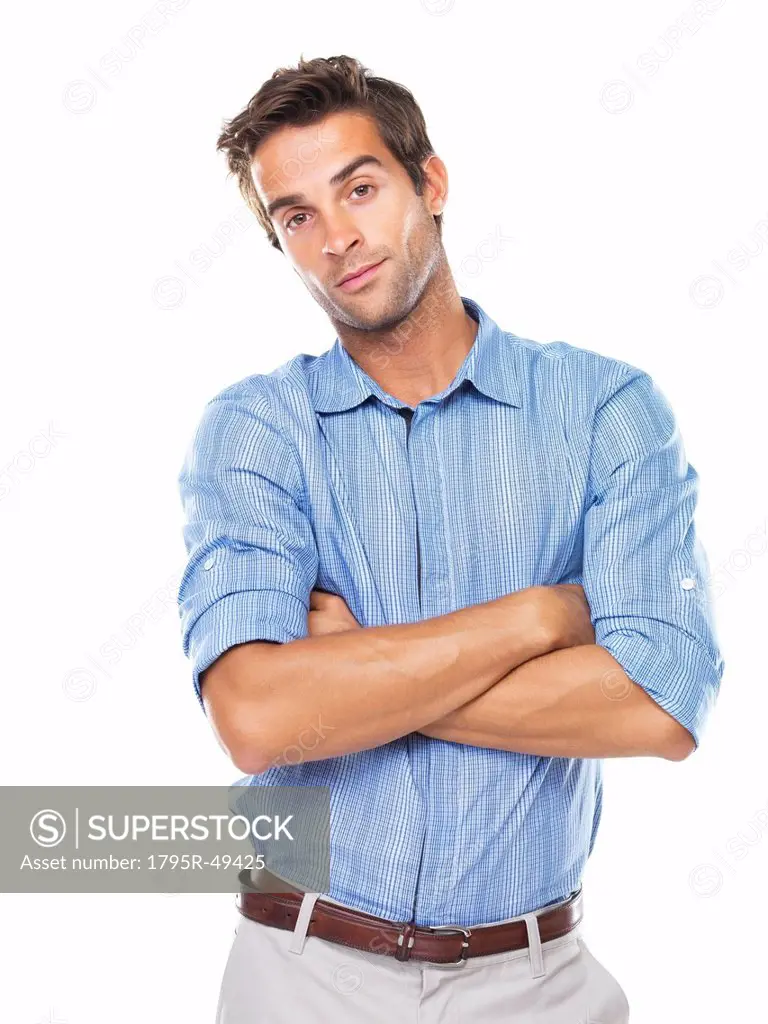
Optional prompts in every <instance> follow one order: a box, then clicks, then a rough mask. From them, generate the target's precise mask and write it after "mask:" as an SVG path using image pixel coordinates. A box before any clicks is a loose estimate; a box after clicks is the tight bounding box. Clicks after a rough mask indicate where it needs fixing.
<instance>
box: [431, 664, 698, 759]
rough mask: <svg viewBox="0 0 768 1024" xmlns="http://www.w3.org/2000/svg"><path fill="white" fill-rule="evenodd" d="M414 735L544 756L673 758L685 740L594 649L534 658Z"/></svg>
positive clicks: (685, 746)
mask: <svg viewBox="0 0 768 1024" xmlns="http://www.w3.org/2000/svg"><path fill="white" fill-rule="evenodd" d="M419 731H420V732H423V733H424V734H425V735H427V736H434V737H437V738H439V739H444V740H452V741H453V742H456V743H466V744H470V745H472V746H478V747H494V748H497V749H500V750H514V751H518V752H519V753H523V754H537V755H539V756H544V757H596V758H601V757H632V756H644V755H645V756H664V757H672V759H676V756H674V757H673V756H672V755H676V752H677V751H678V750H679V752H680V756H684V755H685V753H687V752H688V750H689V749H690V745H692V742H693V741H692V739H691V737H690V736H689V734H688V733H687V732H685V730H683V729H682V727H681V726H678V725H677V723H676V722H675V721H674V720H673V719H672V718H671V716H669V715H667V713H666V712H665V711H663V709H661V708H660V707H659V705H658V704H657V703H656V702H655V701H654V700H653V698H652V697H650V696H649V695H648V694H647V693H646V692H645V690H643V689H642V687H640V686H638V685H637V684H635V683H634V682H633V681H632V680H630V679H629V677H628V676H627V675H626V674H625V672H624V671H623V669H622V668H621V666H620V665H619V663H618V662H617V661H616V660H615V658H614V657H613V656H612V655H611V654H610V653H609V652H608V651H607V650H606V649H605V648H604V647H601V646H599V645H598V644H586V645H580V646H576V647H570V648H568V649H563V650H556V651H552V652H550V653H547V654H544V655H543V656H540V657H535V658H533V659H532V660H531V661H528V662H526V663H525V664H524V665H521V666H519V667H518V668H516V669H514V670H513V671H511V672H510V673H508V674H507V675H505V676H504V677H503V678H502V679H500V680H499V681H498V682H497V683H496V684H495V685H494V686H491V687H490V688H488V689H486V690H485V691H484V692H483V693H482V694H480V695H478V696H477V697H475V698H473V699H472V700H471V701H468V702H467V703H466V704H464V705H462V706H461V707H459V708H456V709H455V710H454V711H452V712H450V713H449V714H447V715H445V716H443V718H441V719H438V720H436V721H434V722H431V723H430V724H429V725H427V726H425V727H423V728H421V729H420V730H419Z"/></svg>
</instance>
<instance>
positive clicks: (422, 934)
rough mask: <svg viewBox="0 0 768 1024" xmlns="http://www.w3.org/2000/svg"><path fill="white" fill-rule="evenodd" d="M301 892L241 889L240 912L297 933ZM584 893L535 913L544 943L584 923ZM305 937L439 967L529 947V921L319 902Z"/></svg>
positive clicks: (263, 922) (269, 924)
mask: <svg viewBox="0 0 768 1024" xmlns="http://www.w3.org/2000/svg"><path fill="white" fill-rule="evenodd" d="M302 899H303V893H302V892H299V891H297V890H293V891H292V892H281V893H275V892H254V891H250V892H249V891H241V892H240V894H239V896H238V906H237V909H238V910H239V911H240V913H241V914H242V915H243V916H244V917H248V918H250V919H251V920H252V921H259V922H260V923H261V924H266V925H268V926H270V927H272V928H285V929H289V930H290V931H293V929H294V928H295V926H296V919H297V917H298V914H299V908H300V907H301V902H302ZM581 917H582V898H581V889H578V890H577V891H576V892H575V893H572V894H571V896H570V897H569V898H568V899H567V900H566V902H565V903H561V904H560V905H559V906H557V907H554V908H553V909H552V910H543V911H542V912H541V913H540V914H538V915H537V922H538V926H539V934H540V936H541V941H542V942H548V941H549V940H550V939H559V938H560V937H561V936H563V935H567V934H568V932H570V931H572V930H573V929H574V928H575V927H576V925H577V924H578V923H579V922H580V921H581ZM307 935H316V936H318V938H321V939H327V940H328V941H329V942H337V943H339V944H341V945H342V946H351V947H352V948H353V949H361V950H363V951H364V952H369V953H381V954H383V955H384V956H394V958H395V959H396V960H409V959H410V960H427V961H429V962H430V963H436V964H450V963H455V964H460V963H463V962H464V961H465V960H467V959H470V958H472V957H473V956H487V955H488V954H489V953H506V952H509V951H511V950H515V949H526V948H527V946H528V929H527V928H526V925H525V921H510V922H509V923H507V924H494V925H484V926H483V927H482V928H476V929H474V930H473V929H472V928H463V927H461V926H454V925H436V926H434V927H431V928H430V927H422V926H417V925H415V924H414V923H413V921H404V922H402V923H399V922H397V921H390V920H387V919H386V918H383V917H374V916H373V915H372V914H365V913H363V912H362V911H360V910H351V909H348V908H347V907H340V906H337V905H336V904H335V903H327V902H325V901H323V900H317V901H316V903H315V905H314V907H313V909H312V916H311V917H310V919H309V926H308V928H307Z"/></svg>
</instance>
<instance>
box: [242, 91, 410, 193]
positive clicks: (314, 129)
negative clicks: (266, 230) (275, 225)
mask: <svg viewBox="0 0 768 1024" xmlns="http://www.w3.org/2000/svg"><path fill="white" fill-rule="evenodd" d="M361 153H372V154H373V155H375V156H377V157H378V158H379V159H380V160H381V162H382V163H383V164H384V165H385V167H387V168H389V167H390V165H391V162H392V157H391V154H390V153H389V150H388V149H387V148H386V146H385V145H384V143H383V142H382V140H381V136H380V135H379V131H378V127H377V125H376V122H375V121H374V120H373V119H372V118H371V117H368V116H366V115H365V114H361V113H350V112H348V111H345V112H342V113H338V114H331V115H329V116H328V117H326V118H325V119H324V120H322V121H319V122H318V123H317V124H312V125H307V126H305V127H301V128H299V127H295V126H293V125H285V126H284V127H282V128H279V129H278V130H277V131H276V132H274V133H273V134H272V135H270V136H269V138H267V139H265V140H264V142H262V143H261V145H260V146H259V147H258V148H257V150H256V152H255V154H254V156H253V159H252V160H251V176H252V178H253V182H254V184H255V186H256V189H257V191H258V192H259V195H260V196H261V199H262V201H263V202H265V203H267V202H269V201H271V200H272V199H275V198H276V197H278V196H280V195H283V194H285V193H286V192H300V191H304V190H305V189H306V188H311V187H312V184H313V183H316V184H324V183H326V182H327V180H328V178H330V176H331V175H332V174H333V172H334V171H335V170H338V168H340V167H342V166H343V165H344V164H345V163H347V162H348V161H349V160H352V159H353V158H354V157H356V156H359V155H360V154H361ZM367 170H369V171H370V170H371V168H370V166H369V167H368V168H367Z"/></svg>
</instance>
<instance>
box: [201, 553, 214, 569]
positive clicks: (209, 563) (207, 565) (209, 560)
mask: <svg viewBox="0 0 768 1024" xmlns="http://www.w3.org/2000/svg"><path fill="white" fill-rule="evenodd" d="M215 564H216V559H215V558H214V557H213V555H210V556H209V557H208V558H206V560H205V561H204V562H203V568H204V569H212V568H213V567H214V565H215Z"/></svg>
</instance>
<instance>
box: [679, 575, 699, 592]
mask: <svg viewBox="0 0 768 1024" xmlns="http://www.w3.org/2000/svg"><path fill="white" fill-rule="evenodd" d="M680 586H681V587H682V588H683V590H693V588H694V587H695V586H696V580H692V579H691V577H690V576H686V577H685V579H682V580H680Z"/></svg>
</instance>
